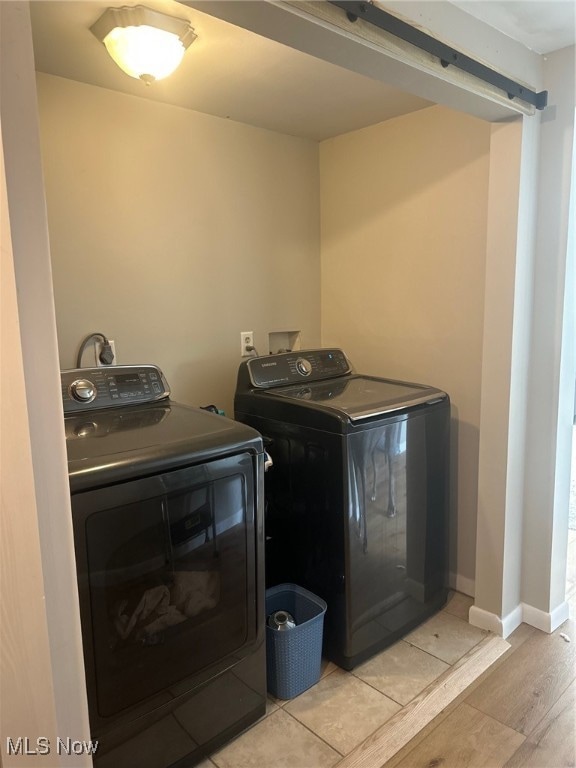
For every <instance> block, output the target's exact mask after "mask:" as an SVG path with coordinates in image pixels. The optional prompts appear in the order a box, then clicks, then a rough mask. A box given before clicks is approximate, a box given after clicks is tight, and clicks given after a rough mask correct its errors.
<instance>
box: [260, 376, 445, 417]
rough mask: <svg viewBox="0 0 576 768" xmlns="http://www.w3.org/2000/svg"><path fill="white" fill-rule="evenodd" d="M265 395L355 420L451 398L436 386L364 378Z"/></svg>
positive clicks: (276, 390)
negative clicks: (322, 409)
mask: <svg viewBox="0 0 576 768" xmlns="http://www.w3.org/2000/svg"><path fill="white" fill-rule="evenodd" d="M264 394H265V395H267V396H271V397H283V398H289V399H292V400H302V401H304V402H305V403H307V404H310V405H311V406H312V407H313V406H320V407H323V408H329V409H332V410H335V411H339V412H341V413H344V414H346V416H347V417H348V418H349V419H350V420H351V421H359V420H361V419H369V418H370V417H373V416H379V415H381V414H385V413H391V412H393V411H399V410H404V409H406V408H410V407H412V406H414V405H421V404H424V403H432V402H437V401H439V400H442V399H444V398H446V397H447V395H446V394H445V393H444V392H442V390H440V389H436V388H435V387H428V386H424V385H421V384H412V383H409V382H402V381H394V380H392V379H380V378H377V377H374V376H360V375H352V376H342V377H338V378H334V379H331V380H329V381H317V382H310V384H303V385H298V386H288V387H278V388H277V389H274V390H269V391H268V392H266V393H264Z"/></svg>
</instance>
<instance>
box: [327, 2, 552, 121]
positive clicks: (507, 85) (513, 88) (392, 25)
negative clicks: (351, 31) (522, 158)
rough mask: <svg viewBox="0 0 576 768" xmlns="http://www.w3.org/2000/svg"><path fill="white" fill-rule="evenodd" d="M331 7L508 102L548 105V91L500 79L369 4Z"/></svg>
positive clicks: (467, 58)
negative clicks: (494, 91) (475, 80)
mask: <svg viewBox="0 0 576 768" xmlns="http://www.w3.org/2000/svg"><path fill="white" fill-rule="evenodd" d="M328 1H329V2H330V3H331V4H332V5H335V6H337V7H338V8H341V9H342V10H344V11H346V16H347V17H348V20H349V21H350V22H351V23H354V22H355V21H357V20H358V19H362V20H363V21H367V22H368V23H369V24H373V25H374V26H376V27H379V28H380V29H383V30H384V31H385V32H389V33H390V34H392V35H394V36H395V37H399V38H400V39H402V40H404V41H405V42H407V43H410V44H411V45H415V46H416V47H417V48H420V49H421V50H423V51H426V53H430V54H432V56H436V57H438V59H440V64H441V65H442V66H443V67H445V68H446V67H448V66H450V65H452V66H454V67H457V68H458V69H462V70H464V72H468V74H470V75H473V76H474V77H477V78H479V79H480V80H483V81H484V82H485V83H489V84H490V85H493V86H495V87H496V88H499V89H500V90H502V91H504V92H505V93H506V94H507V95H508V98H509V99H510V100H511V99H513V98H519V99H521V100H522V101H525V102H527V103H528V104H531V105H532V106H534V107H536V109H544V107H545V106H546V105H547V103H548V91H540V92H539V93H536V92H535V91H532V90H530V88H527V87H526V86H524V85H520V83H517V82H516V81H515V80H511V79H510V78H509V77H506V76H505V75H501V74H500V73H499V72H496V70H494V69H491V68H490V67H487V66H486V65H485V64H481V63H480V62H479V61H476V60H475V59H472V58H470V57H469V56H466V55H465V54H463V53H460V51H457V50H456V49H455V48H452V47H451V46H449V45H446V44H445V43H442V42H440V41H439V40H436V38H434V37H432V36H431V35H428V34H427V33H426V32H422V31H421V30H419V29H417V28H416V27H413V26H412V25H411V24H408V23H407V22H405V21H402V20H401V19H399V18H397V17H396V16H393V15H392V14H391V13H388V12H387V11H384V10H383V9H382V8H378V7H377V6H375V5H373V4H372V3H370V2H362V1H361V0H328Z"/></svg>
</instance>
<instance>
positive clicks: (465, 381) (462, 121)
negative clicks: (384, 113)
mask: <svg viewBox="0 0 576 768" xmlns="http://www.w3.org/2000/svg"><path fill="white" fill-rule="evenodd" d="M489 150H490V126H489V124H488V123H485V122H483V121H480V120H478V119H476V118H472V117H469V116H466V115H464V114H461V113H456V112H452V111H450V110H448V109H446V108H443V107H431V108H429V109H426V110H422V111H420V112H417V113H414V114H412V115H407V116H404V117H400V118H397V119H394V120H390V121H387V122H385V123H382V124H380V125H377V126H373V127H370V128H366V129H364V130H361V131H356V132H353V133H349V134H346V135H344V136H339V137H337V138H335V139H331V140H328V141H325V142H323V143H322V144H321V148H320V172H321V201H322V213H321V222H322V226H321V237H322V301H321V304H322V343H323V344H324V345H326V346H328V345H332V344H335V345H339V346H342V347H343V348H344V349H345V350H346V351H347V353H348V355H349V357H350V358H351V360H352V362H353V364H354V365H355V367H356V368H357V370H362V371H364V372H367V373H372V374H376V375H383V376H389V377H392V378H399V379H405V380H411V381H419V382H423V383H428V384H433V385H436V386H438V387H441V388H443V389H445V390H446V391H447V392H448V393H449V394H450V396H451V399H452V405H453V431H452V432H453V441H454V458H453V470H454V476H453V497H454V498H453V514H454V519H453V521H452V526H451V528H452V542H451V552H452V563H451V569H452V571H453V572H454V573H455V574H456V575H457V577H456V579H455V583H456V584H457V585H458V587H459V588H460V589H461V590H462V591H465V592H471V591H472V590H473V586H474V563H475V540H476V505H477V487H478V474H477V473H478V441H479V436H478V427H479V422H480V387H481V365H482V338H483V320H484V271H485V257H486V217H487V192H488V167H489ZM456 552H457V554H456Z"/></svg>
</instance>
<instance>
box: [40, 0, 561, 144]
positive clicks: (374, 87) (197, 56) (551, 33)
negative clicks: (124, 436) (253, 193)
mask: <svg viewBox="0 0 576 768" xmlns="http://www.w3.org/2000/svg"><path fill="white" fill-rule="evenodd" d="M123 4H125V3H124V2H122V0H120V1H118V0H116V1H114V0H112V2H109V1H107V0H104V1H102V0H88V1H84V2H74V1H73V0H64V1H62V2H52V0H37V1H35V2H31V3H30V5H31V14H32V30H33V38H34V53H35V57H36V68H37V70H38V71H41V72H46V73H49V74H52V75H58V76H60V77H65V78H69V79H72V80H77V81H80V82H84V83H89V84H91V85H96V86H100V87H103V88H109V89H112V90H117V91H121V92H124V93H127V94H132V95H135V96H140V97H144V98H148V99H152V100H156V101H161V102H164V103H168V104H173V105H176V106H180V107H184V108H187V109H193V110H196V111H199V112H205V113H207V114H212V115H216V116H219V117H224V118H229V119H232V120H236V121H239V122H244V123H249V124H251V125H256V126H258V127H262V128H266V129H269V130H274V131H279V132H281V133H287V134H290V135H294V136H302V137H306V138H310V139H313V140H317V141H321V140H323V139H326V138H329V137H331V136H336V135H339V134H342V133H346V132H348V131H352V130H356V129H358V128H362V127H365V126H367V125H372V124H375V123H378V122H382V121H383V120H387V119H390V118H392V117H396V116H398V115H401V114H407V113H409V112H413V111H416V110H418V109H423V108H424V107H427V106H429V105H430V102H428V101H425V100H424V99H421V98H418V97H416V96H413V95H411V94H408V93H405V92H402V91H399V90H397V89H395V88H392V87H389V86H387V85H385V84H384V83H382V82H378V81H376V80H372V79H370V78H367V77H364V76H362V75H359V74H356V73H354V72H351V71H349V70H346V69H344V68H341V67H338V66H336V65H334V64H330V63H328V62H325V61H322V60H320V59H317V58H314V57H312V56H309V55H308V54H305V53H302V52H300V51H297V50H294V49H293V48H289V47H287V46H284V45H281V44H280V43H277V42H274V41H272V40H269V39H267V38H264V37H261V36H259V35H256V34H254V33H252V32H249V31H247V30H245V29H240V28H239V27H236V26H234V25H232V24H229V23H227V22H225V21H222V20H220V19H216V18H214V17H213V16H210V15H208V14H206V13H201V12H200V11H198V10H196V9H193V8H190V7H188V6H185V5H182V4H181V3H178V2H174V0H146V5H148V6H149V7H152V8H156V9H158V10H162V11H164V12H166V13H169V14H171V15H173V16H179V17H180V18H187V19H188V20H189V21H190V23H191V24H192V26H193V27H194V30H195V32H196V33H197V35H198V39H197V40H196V41H195V42H194V43H193V44H192V46H191V47H190V49H189V50H188V51H187V52H186V55H185V56H184V60H183V62H182V64H181V65H180V67H179V68H178V70H177V71H176V72H175V73H174V74H173V75H171V76H170V77H169V78H167V79H166V80H163V81H160V82H157V83H154V84H153V85H151V86H146V85H144V83H141V82H139V81H137V80H134V79H132V78H130V77H128V76H127V75H125V74H124V73H123V72H121V70H120V69H118V67H117V66H116V65H115V64H114V62H113V61H112V59H110V57H109V56H108V54H107V53H106V50H105V48H104V46H103V45H102V43H100V42H99V41H98V40H97V39H96V38H95V37H94V36H93V35H92V33H91V32H90V26H91V25H92V24H93V23H94V22H95V21H96V19H97V18H99V16H100V15H101V14H102V13H103V11H104V10H105V9H106V8H108V7H111V6H121V5H123ZM456 4H457V5H459V6H460V7H461V8H462V9H464V10H466V11H468V12H470V13H472V14H473V15H475V16H478V17H479V18H482V20H483V21H485V22H487V23H490V19H492V20H494V24H493V26H496V27H497V28H499V29H500V30H501V31H503V32H505V33H506V34H509V35H511V36H512V37H515V38H516V39H519V40H521V41H522V42H525V44H527V45H528V44H529V43H528V42H527V40H528V39H530V41H531V44H530V45H529V47H532V48H534V49H535V50H539V49H538V47H536V46H539V47H540V48H541V49H542V50H539V52H548V50H554V49H557V48H561V47H564V46H565V45H567V44H570V42H571V43H573V42H574V29H573V28H574V23H573V17H574V2H572V0H570V2H563V0H548V1H547V2H536V1H534V0H522V1H520V0H517V1H516V2H494V1H492V0H482V1H481V2H478V1H476V0H459V1H458V2H457V3H456ZM570 14H571V15H570ZM510 29H512V30H513V33H511V32H510ZM569 30H571V38H570V34H569ZM566 40H568V42H566ZM554 41H555V42H554Z"/></svg>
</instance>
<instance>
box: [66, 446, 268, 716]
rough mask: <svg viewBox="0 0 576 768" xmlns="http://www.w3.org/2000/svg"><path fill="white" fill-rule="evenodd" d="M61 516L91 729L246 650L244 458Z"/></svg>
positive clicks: (248, 567)
mask: <svg viewBox="0 0 576 768" xmlns="http://www.w3.org/2000/svg"><path fill="white" fill-rule="evenodd" d="M72 508H73V515H74V528H75V542H76V557H77V568H78V583H79V588H80V607H81V617H82V629H83V640H84V649H85V662H86V670H87V679H88V693H89V701H90V709H91V719H92V723H93V724H94V719H95V718H97V719H99V720H100V722H103V721H106V719H107V718H112V717H114V716H116V715H118V713H121V712H123V711H125V710H127V709H128V708H130V707H133V706H134V705H136V704H140V703H142V702H144V701H145V700H151V698H152V697H155V698H158V696H160V695H161V696H172V697H175V696H177V695H178V694H179V693H182V692H184V691H186V690H190V689H191V688H193V687H194V686H196V685H199V684H200V683H201V682H202V680H203V678H202V672H203V670H206V669H207V668H208V667H210V666H211V665H214V664H215V663H216V662H218V663H219V665H220V668H226V667H230V666H232V665H233V664H234V663H236V661H237V660H238V659H239V658H241V657H242V655H243V653H246V652H247V649H248V648H249V647H250V645H251V644H252V643H253V642H254V640H255V637H256V632H257V623H256V600H255V589H256V565H255V531H254V510H255V491H254V472H253V457H252V456H251V455H250V454H248V453H245V454H240V455H237V456H233V457H229V458H225V459H220V460H217V461H213V462H209V463H205V464H202V465H199V466H195V467H190V468H187V469H182V470H177V471H174V472H169V473H165V474H162V475H157V476H154V477H150V478H144V479H141V480H135V481H133V482H129V483H122V484H118V485H115V486H111V487H109V488H104V489H101V490H95V491H89V492H85V493H80V494H76V495H75V496H73V497H72ZM171 689H172V690H171ZM159 703H161V702H158V701H156V702H155V705H156V706H157V705H158V704H159ZM143 711H146V710H145V708H144V710H143ZM140 713H141V714H142V713H143V712H142V711H140Z"/></svg>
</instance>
